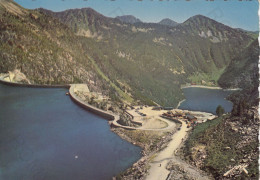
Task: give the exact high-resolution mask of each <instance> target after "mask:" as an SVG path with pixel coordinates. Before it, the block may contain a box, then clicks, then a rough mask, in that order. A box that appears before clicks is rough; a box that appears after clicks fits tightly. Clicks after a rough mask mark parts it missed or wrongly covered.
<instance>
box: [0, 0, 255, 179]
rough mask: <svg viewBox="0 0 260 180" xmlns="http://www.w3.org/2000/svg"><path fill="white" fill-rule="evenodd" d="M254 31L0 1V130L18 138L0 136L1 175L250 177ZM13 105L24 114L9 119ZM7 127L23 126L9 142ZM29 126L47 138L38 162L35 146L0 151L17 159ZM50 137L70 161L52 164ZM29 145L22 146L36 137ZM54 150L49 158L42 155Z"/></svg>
mask: <svg viewBox="0 0 260 180" xmlns="http://www.w3.org/2000/svg"><path fill="white" fill-rule="evenodd" d="M257 37H258V32H251V31H246V30H243V29H240V28H232V27H230V26H228V25H227V24H223V23H220V22H218V21H216V20H214V19H211V18H209V17H207V16H204V15H200V14H198V15H194V16H191V17H189V18H187V19H186V20H185V21H183V22H182V23H178V22H175V21H174V20H172V19H169V18H164V19H162V20H160V21H158V23H154V22H153V23H149V22H144V21H142V20H140V19H138V18H136V17H135V16H133V15H123V16H116V17H107V16H104V15H103V14H101V13H100V12H98V11H96V10H94V9H92V8H90V7H84V8H80V9H66V10H64V11H59V12H54V11H51V10H48V9H44V8H36V9H26V8H24V7H22V6H20V5H19V4H17V3H16V2H15V1H13V0H0V82H1V85H0V90H1V93H0V98H1V99H2V100H1V102H0V104H1V103H2V106H3V107H4V109H3V111H2V114H3V116H2V114H0V122H1V123H3V125H2V126H1V127H2V129H3V132H4V133H2V134H1V133H0V135H1V137H2V139H5V138H6V139H5V141H4V142H6V143H8V144H9V143H10V147H12V148H13V147H16V146H18V145H19V146H20V147H21V149H20V150H19V151H18V150H17V151H12V152H11V151H10V152H8V151H7V150H5V149H4V148H2V149H1V147H0V151H1V150H2V153H5V155H6V157H8V158H6V159H5V158H4V159H2V160H3V161H2V160H1V161H2V162H4V163H2V164H1V163H0V178H1V177H2V175H3V177H8V178H7V179H10V178H12V177H13V178H14V179H17V178H18V177H19V173H20V174H23V175H24V176H23V177H28V178H29V179H33V177H32V176H34V175H35V177H39V176H38V175H39V174H40V175H43V176H42V177H45V176H46V177H47V176H48V173H46V172H52V174H51V175H50V176H49V178H50V179H57V178H61V177H63V178H65V179H66V178H67V179H68V178H70V179H72V178H73V177H74V178H75V176H74V175H73V173H74V172H77V173H78V174H81V176H78V177H76V178H78V179H82V178H92V179H95V178H97V177H99V178H100V179H107V178H113V179H115V180H117V179H127V180H128V179H147V180H150V179H163V180H164V179H167V180H175V179H221V180H222V179H223V180H224V179H253V180H254V179H258V178H259V172H258V169H257V168H258V157H259V150H258V145H259V144H258V138H257V137H258V134H259V132H258V128H259V113H258V107H259V92H258V87H259V69H258V58H259V43H258V40H257ZM2 84H3V85H2ZM6 84H7V85H8V86H6ZM9 86H10V87H9ZM11 86H16V87H11ZM19 86H23V87H19ZM31 87H34V88H35V87H36V88H35V89H33V88H31ZM48 88H69V90H66V91H65V90H64V89H60V90H59V89H52V90H51V89H48ZM16 90H18V92H20V93H21V94H19V93H18V94H17V93H15V92H16ZM9 91H10V92H9ZM30 92H31V93H32V97H33V99H35V102H34V101H33V99H30V98H29V97H30ZM50 92H53V94H52V95H51V93H50ZM61 92H62V95H64V97H63V96H62V95H61ZM6 94H7V95H6ZM23 94H24V95H25V96H24V97H23V96H22V95H23ZM66 95H68V96H66ZM43 97H44V98H43ZM48 97H52V98H53V99H54V100H53V101H50V100H49V99H48ZM69 97H70V98H71V99H69ZM15 98H17V99H18V100H19V102H16V100H15ZM23 100H24V102H25V103H24V104H23V102H22V101H23ZM71 100H72V101H74V102H75V103H76V104H77V105H79V106H81V107H83V108H84V109H87V110H88V111H90V112H91V113H90V112H87V113H86V112H85V111H82V109H81V108H80V107H78V106H77V105H75V104H73V103H71ZM5 101H7V102H8V105H7V106H5V105H4V102H5ZM59 101H60V102H63V103H62V105H61V106H62V107H63V108H64V109H63V110H61V109H60V108H59V106H58V105H57V104H59ZM17 103H18V105H17ZM34 103H35V105H34V107H32V106H31V104H34ZM48 103H49V104H50V107H49V106H48ZM29 107H30V108H29ZM39 107H41V108H42V109H43V110H44V111H41V110H40V109H38V108H39ZM218 108H220V109H222V110H223V111H222V112H218V111H217V109H218ZM66 110H67V111H66ZM72 110H73V111H72ZM16 111H17V112H16ZM23 111H24V112H23ZM5 112H15V113H5ZM37 112H38V113H39V114H41V117H38V116H37ZM44 112H46V113H45V114H44ZM67 112H69V113H67ZM16 113H17V114H16ZM48 113H50V115H48ZM92 113H93V114H92ZM12 114H13V115H12ZM94 114H96V115H99V116H101V117H102V118H101V117H96V116H95V115H94ZM23 115H24V116H25V117H28V118H27V119H26V118H25V119H24V118H22V120H21V122H23V123H24V124H23V123H21V124H20V122H19V121H18V120H19V116H21V117H22V116H23ZM52 115H53V116H54V117H56V116H57V119H59V120H60V121H61V122H62V123H60V122H56V121H55V119H53V118H52V117H51V116H52ZM45 116H46V119H45V118H44V117H45ZM35 119H37V121H34V120H35ZM71 119H73V122H72V121H71ZM82 119H84V121H82ZM104 119H107V120H109V121H108V122H107V123H104V121H103V120H104ZM6 120H8V121H6ZM45 120H46V121H47V123H46V124H45V123H44V121H45ZM12 122H15V123H12ZM28 122H30V123H28ZM63 123H64V124H63ZM70 123H72V124H73V126H71V127H73V128H74V130H73V129H70ZM39 124H40V125H39ZM34 125H35V126H34ZM52 125H53V126H52ZM80 125H81V126H82V127H85V128H86V129H88V130H87V132H86V131H85V130H83V129H81V128H82V127H81V126H80ZM36 126H37V127H36ZM40 126H43V127H49V128H43V129H41V127H40ZM19 127H22V128H21V129H20V128H19ZM28 127H29V128H28ZM61 127H62V128H63V130H64V131H63V130H62V128H61ZM89 127H90V128H89ZM91 127H92V128H91ZM59 128H61V130H60V129H59ZM5 129H7V130H6V131H5ZM31 129H38V130H36V131H35V132H34V131H33V132H32V130H31ZM13 130H15V131H13ZM48 130H50V132H49V131H48ZM56 130H57V132H56ZM16 131H17V132H20V131H21V134H23V133H25V132H29V133H28V134H29V135H28V137H27V135H24V134H23V135H24V136H23V137H24V139H22V140H18V141H16V138H18V139H19V137H20V136H19V137H18V136H17V134H16ZM9 132H11V133H12V137H13V139H15V140H14V141H12V138H11V139H10V138H9V135H7V134H8V133H9ZM48 132H49V133H50V134H51V135H52V137H54V140H53V141H51V143H52V145H50V146H49V145H48V144H46V142H47V141H46V139H45V137H44V135H43V134H48ZM30 133H32V134H34V133H35V136H36V137H37V138H39V139H40V141H39V142H42V144H44V146H45V147H48V148H49V149H48V150H46V149H45V150H46V151H40V152H39V156H41V157H46V159H48V162H47V161H45V159H44V158H41V161H40V162H41V163H40V164H37V163H36V161H37V156H36V154H32V158H33V160H32V161H33V162H32V161H30V163H27V162H23V163H24V166H22V164H21V162H20V160H21V159H22V158H23V157H22V158H20V159H19V158H18V160H19V162H18V160H17V159H15V158H10V157H20V156H21V153H25V157H24V158H27V160H28V153H29V152H27V150H26V147H25V146H23V145H24V144H23V142H26V143H29V141H30V143H31V142H32V143H35V142H34V138H33V136H30ZM117 135H118V136H117ZM119 136H120V137H121V138H119ZM56 137H57V141H56V140H55V138H56ZM77 138H78V139H81V141H80V142H79V141H78V140H77ZM75 139H76V140H75ZM105 139H107V140H105ZM9 140H10V141H9ZM27 140H28V141H27ZM70 140H71V141H70ZM56 142H59V143H60V142H63V143H60V145H61V146H64V147H65V148H63V151H62V153H64V154H63V155H66V159H65V160H64V162H65V163H68V164H69V163H71V164H73V167H77V168H76V169H74V170H73V171H71V172H69V171H68V170H66V169H67V168H68V167H70V166H66V167H65V166H61V164H62V163H61V162H63V161H62V160H61V159H62V156H61V155H62V154H57V152H56V149H55V148H58V146H56V145H57V144H55V143H56ZM84 142H88V143H90V144H93V146H88V144H87V143H84ZM102 142H103V143H102ZM17 143H18V145H17ZM19 143H20V144H19ZM26 143H25V144H26ZM70 143H71V144H73V146H74V147H72V146H71V145H70ZM130 143H131V144H130ZM35 144H36V146H35V147H31V149H30V150H31V151H32V152H36V151H35V150H37V148H38V147H39V146H42V144H39V143H35ZM104 144H105V145H106V147H107V148H108V149H109V151H108V152H106V153H104V152H103V151H104V150H106V147H105V145H104ZM108 144H109V145H108ZM2 145H3V144H2ZM95 145H97V146H98V147H100V148H99V149H98V150H97V149H95ZM121 145H122V147H121ZM117 146H120V148H118V147H117ZM8 147H9V146H8ZM66 147H69V148H68V150H70V152H69V151H67V150H66ZM76 147H77V148H76ZM53 148H54V149H53ZM128 148H129V150H127V151H126V149H128ZM20 151H21V152H20ZM47 151H48V153H46V152H47ZM72 151H73V153H74V154H72V155H71V152H72ZM83 151H84V152H83ZM88 151H90V152H91V153H93V155H90V154H91V153H90V154H88V153H86V152H88ZM119 151H120V153H119ZM77 152H78V153H81V154H82V155H83V157H82V158H83V159H82V160H81V159H78V158H81V156H80V155H78V154H77ZM9 153H13V154H9ZM19 153H20V154H19ZM109 153H111V154H112V156H111V157H110V155H109ZM117 153H118V154H117ZM53 155H56V156H57V157H58V158H59V161H57V162H54V161H52V160H51V159H52V158H54V156H53ZM47 156H48V157H47ZM68 157H73V158H68ZM86 157H88V158H89V159H90V160H91V163H93V164H94V165H92V164H88V158H86ZM94 157H95V158H94ZM113 159H115V160H116V161H115V162H114V161H113ZM77 160H78V163H77V162H76V161H77ZM79 160H80V161H79ZM103 160H104V162H106V163H108V164H109V166H106V163H102V162H103ZM1 161H0V162H1ZM21 161H22V160H21ZM28 162H29V160H28ZM45 162H46V163H47V164H48V163H52V164H54V166H55V168H57V169H58V170H57V171H56V172H54V171H52V170H51V169H50V168H49V167H48V168H46V164H45ZM12 163H14V165H15V166H17V167H19V168H18V169H15V166H12V165H13V164H12ZM35 164H36V165H39V166H37V167H36V166H35V168H32V167H31V166H33V165H35ZM8 167H10V168H9V169H8ZM24 167H29V169H30V170H31V171H30V172H31V173H30V172H29V171H28V172H26V173H24V171H23V168H24ZM60 167H62V170H61V169H60ZM84 167H88V168H90V169H92V170H91V171H90V170H89V171H87V172H85V170H84ZM96 167H102V168H100V169H99V168H96ZM41 168H43V170H41ZM3 170H5V171H3ZM11 170H12V171H14V172H16V173H12V172H11ZM16 170H17V171H16ZM63 171H64V172H65V171H66V173H67V174H68V176H66V175H65V174H66V173H65V174H64V173H62V172H63ZM2 172H4V174H2ZM56 173H57V174H56Z"/></svg>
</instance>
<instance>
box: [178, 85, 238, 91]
mask: <svg viewBox="0 0 260 180" xmlns="http://www.w3.org/2000/svg"><path fill="white" fill-rule="evenodd" d="M193 87H195V88H205V89H223V90H228V91H238V90H241V88H232V89H224V88H222V87H219V86H203V85H188V86H182V87H181V89H185V88H193Z"/></svg>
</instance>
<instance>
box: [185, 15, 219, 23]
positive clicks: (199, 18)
mask: <svg viewBox="0 0 260 180" xmlns="http://www.w3.org/2000/svg"><path fill="white" fill-rule="evenodd" d="M213 21H214V22H216V23H217V21H215V20H213V19H210V18H209V17H207V16H203V15H201V14H198V15H195V16H192V17H190V18H189V19H187V20H186V21H185V22H184V23H183V24H200V25H201V24H205V23H207V22H213Z"/></svg>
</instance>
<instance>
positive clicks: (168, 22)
mask: <svg viewBox="0 0 260 180" xmlns="http://www.w3.org/2000/svg"><path fill="white" fill-rule="evenodd" d="M159 24H162V25H166V26H171V27H174V26H176V25H178V23H177V22H175V21H173V20H171V19H169V18H165V19H163V20H161V21H160V22H159Z"/></svg>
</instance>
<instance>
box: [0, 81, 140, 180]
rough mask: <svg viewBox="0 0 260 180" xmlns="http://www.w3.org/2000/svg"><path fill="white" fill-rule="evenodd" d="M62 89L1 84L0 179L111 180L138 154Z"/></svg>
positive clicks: (105, 122)
mask: <svg viewBox="0 0 260 180" xmlns="http://www.w3.org/2000/svg"><path fill="white" fill-rule="evenodd" d="M66 91H67V90H65V89H41V88H39V89H32V88H17V87H9V86H5V85H1V84H0V179H1V180H43V179H44V180H87V179H91V180H95V179H111V177H112V176H114V175H116V174H118V173H119V172H121V171H123V170H125V169H126V168H128V167H129V166H131V164H133V163H134V162H135V161H137V160H138V159H139V158H140V157H141V155H140V151H141V149H140V148H139V147H136V146H133V145H131V144H130V143H128V142H126V141H124V140H122V139H121V138H120V137H119V136H117V135H116V134H114V133H112V132H111V131H110V129H109V125H108V123H107V121H106V120H104V119H102V118H100V117H98V116H96V115H93V114H91V113H89V112H87V111H85V110H83V109H81V108H80V107H78V106H77V105H75V104H74V103H73V102H72V101H71V99H70V98H69V97H68V96H66V95H65V93H66ZM77 157H78V158H77Z"/></svg>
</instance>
